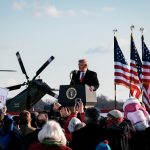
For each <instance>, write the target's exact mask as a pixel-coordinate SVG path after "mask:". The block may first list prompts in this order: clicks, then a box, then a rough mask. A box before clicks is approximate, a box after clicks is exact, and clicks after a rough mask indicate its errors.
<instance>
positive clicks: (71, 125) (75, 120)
mask: <svg viewBox="0 0 150 150" xmlns="http://www.w3.org/2000/svg"><path fill="white" fill-rule="evenodd" d="M79 123H81V121H80V119H78V118H77V117H73V118H72V119H71V120H70V121H69V125H68V130H69V132H71V133H72V132H73V131H74V128H75V126H76V125H77V124H79Z"/></svg>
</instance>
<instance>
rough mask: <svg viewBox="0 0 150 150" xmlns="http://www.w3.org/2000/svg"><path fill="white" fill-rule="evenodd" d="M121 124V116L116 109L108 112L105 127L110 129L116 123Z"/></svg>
mask: <svg viewBox="0 0 150 150" xmlns="http://www.w3.org/2000/svg"><path fill="white" fill-rule="evenodd" d="M121 122H123V115H122V112H121V111H119V110H117V109H113V110H111V111H109V112H108V114H107V120H106V126H107V127H110V126H112V125H114V124H116V123H121Z"/></svg>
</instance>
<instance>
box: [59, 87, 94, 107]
mask: <svg viewBox="0 0 150 150" xmlns="http://www.w3.org/2000/svg"><path fill="white" fill-rule="evenodd" d="M79 99H80V100H82V102H83V104H84V105H86V102H96V101H97V99H96V92H95V91H90V90H89V86H88V85H60V89H59V96H58V102H59V103H60V104H61V105H62V106H74V105H75V102H76V101H77V100H79Z"/></svg>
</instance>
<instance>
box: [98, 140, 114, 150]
mask: <svg viewBox="0 0 150 150" xmlns="http://www.w3.org/2000/svg"><path fill="white" fill-rule="evenodd" d="M95 150H111V148H110V146H109V145H108V141H107V140H105V141H104V142H101V143H99V144H98V145H97V147H96V149H95Z"/></svg>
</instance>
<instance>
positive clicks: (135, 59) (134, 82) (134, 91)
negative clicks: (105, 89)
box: [130, 33, 142, 98]
mask: <svg viewBox="0 0 150 150" xmlns="http://www.w3.org/2000/svg"><path fill="white" fill-rule="evenodd" d="M130 50H131V53H130V59H131V62H130V95H131V96H133V97H135V98H139V97H140V95H141V92H142V91H141V74H142V62H141V59H140V56H139V54H138V51H137V49H136V47H135V43H134V40H133V36H132V33H131V47H130Z"/></svg>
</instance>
